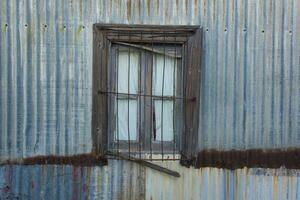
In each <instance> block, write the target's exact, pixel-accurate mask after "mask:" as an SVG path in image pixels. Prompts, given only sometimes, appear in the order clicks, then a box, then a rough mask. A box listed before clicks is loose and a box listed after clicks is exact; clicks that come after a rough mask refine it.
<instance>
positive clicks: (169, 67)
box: [152, 54, 177, 96]
mask: <svg viewBox="0 0 300 200" xmlns="http://www.w3.org/2000/svg"><path fill="white" fill-rule="evenodd" d="M176 64H177V63H176V59H175V58H172V57H170V56H163V55H159V54H157V55H155V56H153V65H154V66H153V87H152V88H153V91H152V92H153V95H158V96H162V95H163V96H173V86H174V83H176V72H175V82H174V80H173V79H174V67H176ZM163 83H164V85H163ZM162 91H163V92H162ZM175 91H176V89H175Z"/></svg>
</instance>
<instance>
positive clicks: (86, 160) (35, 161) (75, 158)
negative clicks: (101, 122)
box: [1, 154, 107, 166]
mask: <svg viewBox="0 0 300 200" xmlns="http://www.w3.org/2000/svg"><path fill="white" fill-rule="evenodd" d="M106 164H107V159H106V158H104V157H101V156H98V155H96V154H78V155H72V156H56V155H47V156H34V157H28V158H24V159H16V160H7V161H4V162H1V165H73V166H102V165H106Z"/></svg>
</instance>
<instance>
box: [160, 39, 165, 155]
mask: <svg viewBox="0 0 300 200" xmlns="http://www.w3.org/2000/svg"><path fill="white" fill-rule="evenodd" d="M165 41H166V37H165V36H164V44H163V50H164V65H163V74H162V91H161V96H164V86H165V68H166V56H165V52H166V46H165ZM160 119H161V124H160V131H161V132H160V137H161V138H160V139H161V160H162V161H164V137H163V135H164V133H163V129H164V101H163V100H162V101H161V115H160Z"/></svg>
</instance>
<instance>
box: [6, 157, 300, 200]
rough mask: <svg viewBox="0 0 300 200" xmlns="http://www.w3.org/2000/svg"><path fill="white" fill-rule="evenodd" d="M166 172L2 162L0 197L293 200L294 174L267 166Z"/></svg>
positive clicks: (117, 164)
mask: <svg viewBox="0 0 300 200" xmlns="http://www.w3.org/2000/svg"><path fill="white" fill-rule="evenodd" d="M158 164H160V165H164V166H166V167H168V168H171V169H174V170H177V171H179V172H180V173H181V175H182V176H181V177H180V178H174V177H170V176H168V175H164V174H161V173H158V172H156V171H153V170H151V169H149V168H144V167H140V166H139V165H137V164H134V163H128V162H127V161H110V162H109V165H108V166H106V167H93V168H86V167H83V168H80V167H71V166H27V167H24V166H23V167H22V166H7V167H1V168H0V171H1V172H2V173H0V199H138V200H140V199H149V200H150V199H164V200H167V199H172V200H175V199H178V200H181V199H203V200H206V199H224V200H225V199H295V200H296V199H299V195H300V193H299V191H300V173H299V171H298V172H297V171H291V170H285V169H280V170H267V169H264V170H263V169H251V170H250V169H241V170H235V171H230V170H222V169H211V168H203V169H200V170H198V169H189V168H185V167H180V166H179V165H178V164H177V163H176V162H175V163H174V162H173V161H169V162H164V164H162V163H161V162H158Z"/></svg>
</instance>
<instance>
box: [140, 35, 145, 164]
mask: <svg viewBox="0 0 300 200" xmlns="http://www.w3.org/2000/svg"><path fill="white" fill-rule="evenodd" d="M142 38H143V34H142V32H141V40H142ZM139 55H140V57H139V67H138V71H139V86H138V88H139V91H138V94H139V98H138V105H139V114H138V115H139V125H138V130H139V137H138V140H139V158H140V159H141V158H142V146H141V145H142V144H141V142H142V140H141V139H142V137H141V136H142V135H141V132H142V130H141V128H142V126H141V123H142V120H141V118H142V108H141V104H142V98H141V97H142V89H143V88H142V58H141V54H140V53H139ZM144 110H145V102H144Z"/></svg>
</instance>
